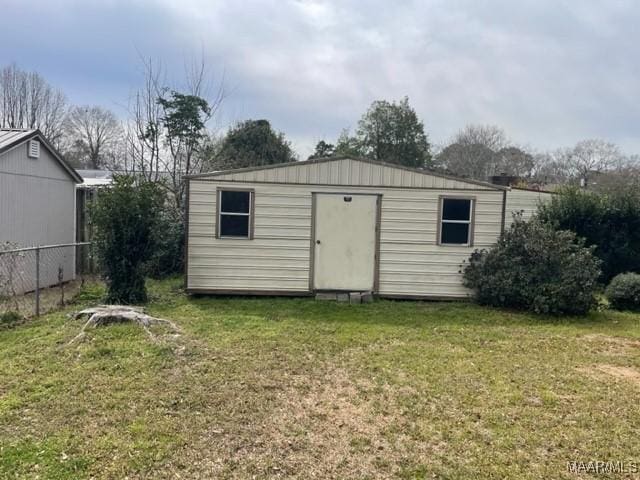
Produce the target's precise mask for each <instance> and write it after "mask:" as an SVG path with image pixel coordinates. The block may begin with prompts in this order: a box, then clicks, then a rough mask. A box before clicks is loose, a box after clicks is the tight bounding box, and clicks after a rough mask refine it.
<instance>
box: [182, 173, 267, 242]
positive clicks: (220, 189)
mask: <svg viewBox="0 0 640 480" xmlns="http://www.w3.org/2000/svg"><path fill="white" fill-rule="evenodd" d="M187 181H191V179H190V178H187ZM222 192H249V235H248V236H246V237H230V236H224V237H223V236H222V235H220V205H221V204H222V196H221V193H222ZM255 202H256V189H255V188H241V187H216V219H215V223H214V227H213V228H214V229H215V238H217V239H218V240H225V239H231V240H253V239H254V230H255V217H256V215H255V213H256V212H255Z"/></svg>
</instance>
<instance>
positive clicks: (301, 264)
mask: <svg viewBox="0 0 640 480" xmlns="http://www.w3.org/2000/svg"><path fill="white" fill-rule="evenodd" d="M311 167H313V168H310V169H309V170H308V171H309V172H311V176H313V172H314V168H317V169H318V172H319V173H323V174H324V175H328V174H329V172H328V171H325V172H322V169H323V168H327V164H318V165H311ZM372 167H373V168H374V169H375V170H377V171H378V173H374V172H375V170H370V171H369V172H367V171H366V169H361V170H360V174H358V175H355V176H353V174H352V181H353V180H354V179H355V180H357V179H363V177H367V176H370V175H373V176H374V177H375V175H376V174H378V175H393V174H395V173H397V171H394V170H393V169H389V170H390V171H388V172H383V171H382V170H380V169H379V168H378V166H372ZM272 171H276V170H272ZM323 178H326V177H323ZM369 178H371V177H369ZM222 184H225V182H222ZM219 185H220V184H218V183H216V182H215V181H212V180H207V179H192V180H191V185H190V189H189V191H190V201H191V204H190V209H189V251H188V256H189V261H188V265H189V272H188V282H189V283H188V288H192V289H211V290H214V289H219V290H240V291H247V292H250V291H265V292H267V291H269V292H273V291H283V292H284V291H289V292H294V291H297V292H300V293H304V292H307V291H308V290H309V274H310V271H309V269H310V250H309V248H310V239H311V197H312V192H349V193H369V194H372V193H380V194H383V197H382V208H381V243H380V282H379V293H380V294H381V295H406V296H423V297H448V298H464V297H467V296H468V295H469V291H468V290H467V289H465V288H464V287H463V286H462V274H461V269H462V265H463V263H464V262H465V261H466V260H467V259H468V257H469V255H470V254H471V252H472V251H473V250H474V249H475V248H483V247H490V246H491V245H493V244H494V243H495V241H496V240H497V238H498V236H499V235H500V229H501V221H502V191H498V190H483V189H482V187H478V189H477V190H468V191H464V192H456V191H451V190H445V189H443V190H420V189H402V188H366V187H354V186H349V187H346V186H340V185H334V186H320V185H316V186H313V185H297V184H290V185H268V184H256V183H246V184H242V183H239V184H238V185H234V186H235V187H236V188H240V187H246V188H252V189H255V239H254V240H242V239H216V238H215V235H214V232H215V212H216V208H215V200H216V195H215V191H216V187H217V186H219ZM456 193H461V194H463V195H470V194H472V195H473V196H474V197H475V198H476V206H475V208H476V217H475V219H476V225H475V242H474V246H473V247H458V246H439V245H437V244H436V230H437V228H436V227H437V211H438V201H439V200H438V199H439V196H440V195H443V194H445V195H455V194H456ZM234 266H238V268H233V267H234Z"/></svg>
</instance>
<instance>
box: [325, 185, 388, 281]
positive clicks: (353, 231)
mask: <svg viewBox="0 0 640 480" xmlns="http://www.w3.org/2000/svg"><path fill="white" fill-rule="evenodd" d="M378 198H379V197H378V196H377V195H349V194H342V193H340V194H334V193H316V194H314V202H315V205H314V206H315V216H314V239H313V248H314V257H313V258H314V264H313V268H314V269H313V288H314V289H315V290H351V291H359V290H363V291H364V290H373V288H374V276H375V264H376V236H377V235H376V218H377V211H378Z"/></svg>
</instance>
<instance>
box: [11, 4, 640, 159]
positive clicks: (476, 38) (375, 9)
mask: <svg viewBox="0 0 640 480" xmlns="http://www.w3.org/2000/svg"><path fill="white" fill-rule="evenodd" d="M1 3H2V5H1V6H0V16H1V18H2V21H1V25H2V26H1V27H0V65H3V64H7V63H9V62H16V63H17V64H18V66H20V67H21V68H23V69H28V70H37V71H38V72H40V73H41V74H42V75H44V76H45V78H47V80H48V81H49V82H50V83H52V84H53V85H54V86H56V87H59V88H61V89H62V90H63V91H64V92H65V93H66V94H67V95H68V97H69V99H70V101H72V102H73V103H80V104H99V105H103V106H106V107H108V108H111V109H113V110H114V111H117V112H118V113H119V114H120V115H123V112H124V110H123V106H124V105H126V103H127V98H128V97H129V96H130V94H131V92H133V91H134V90H135V89H136V88H137V87H138V86H139V85H140V83H141V78H142V76H141V74H142V72H141V70H142V69H141V62H140V56H141V55H142V56H145V57H153V58H156V59H160V60H162V61H163V62H164V64H165V66H166V69H167V72H168V75H169V76H170V77H171V78H172V79H174V80H176V81H179V80H180V78H181V77H182V76H183V72H184V65H185V61H186V62H187V63H188V61H189V60H190V59H193V58H197V57H198V56H199V55H200V53H201V52H204V56H205V57H206V60H207V63H208V65H209V67H210V69H211V71H212V73H213V74H214V75H215V76H216V78H217V79H218V80H219V79H220V78H221V77H222V74H223V73H224V77H225V88H226V90H227V92H228V97H227V98H226V100H225V103H224V105H223V111H222V115H221V116H220V118H219V119H218V125H219V126H221V127H226V126H228V125H229V124H230V123H232V122H234V121H237V120H242V119H246V118H254V119H257V118H266V119H268V120H270V121H271V122H272V124H273V125H274V127H275V128H276V129H278V130H281V131H283V132H285V134H286V135H287V137H288V138H289V139H291V140H292V141H293V144H294V147H295V148H296V150H297V151H298V153H299V154H300V156H301V157H302V158H306V156H307V155H308V154H309V153H310V151H311V150H312V147H313V145H314V144H315V143H316V142H317V141H318V140H321V139H325V140H327V141H334V140H335V138H336V137H337V135H338V134H339V133H340V131H341V130H342V129H343V128H345V127H354V126H355V125H356V123H357V121H358V119H359V118H360V116H361V115H362V113H363V112H364V111H365V110H366V109H367V107H368V106H369V104H370V103H371V102H372V101H373V100H376V99H387V100H397V99H400V98H401V97H403V96H405V95H408V96H409V100H410V103H411V105H412V106H413V107H414V108H415V109H416V110H417V112H418V114H419V115H420V117H421V118H422V120H423V121H424V123H425V129H426V131H427V133H428V135H429V137H430V139H431V141H432V142H434V143H436V144H442V143H444V142H446V141H447V140H448V139H449V138H450V137H451V136H452V135H453V134H454V133H455V132H456V130H458V129H459V128H461V127H462V126H464V125H465V124H468V123H483V124H496V125H499V126H501V127H503V128H504V129H505V130H506V132H507V134H508V135H509V136H510V137H511V138H512V139H513V140H514V141H515V142H516V143H518V144H522V145H528V146H530V147H532V148H535V149H540V150H543V149H551V148H555V147H559V146H569V145H572V144H574V143H575V142H576V141H578V140H580V139H584V138H590V137H600V138H605V139H608V140H610V141H613V142H615V143H617V144H619V145H620V146H621V147H622V148H623V150H624V151H625V152H627V153H640V48H639V46H640V1H637V0H628V1H615V0H602V1H586V0H573V1H560V0H532V1H526V0H518V1H513V0H496V1H481V0H460V1H455V0H445V1H433V0H432V1H427V0H423V1H413V2H412V1H406V2H403V1H397V2H393V1H389V0H382V1H364V0H345V1H311V0H309V1H306V0H299V1H294V0H264V1H244V0H243V1H240V0H235V1H234V0H162V1H160V0H159V1H155V2H152V1H135V0H126V1H121V0H109V1H107V0H104V1H99V0H91V1H85V0H79V1H71V0H29V1H26V0H2V2H1Z"/></svg>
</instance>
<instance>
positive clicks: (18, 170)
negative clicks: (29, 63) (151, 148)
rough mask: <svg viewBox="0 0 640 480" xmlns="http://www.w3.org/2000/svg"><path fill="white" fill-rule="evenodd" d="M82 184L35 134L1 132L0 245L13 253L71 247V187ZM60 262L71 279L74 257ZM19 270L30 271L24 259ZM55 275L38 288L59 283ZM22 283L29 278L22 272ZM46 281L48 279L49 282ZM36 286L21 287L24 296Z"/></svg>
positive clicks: (43, 280) (72, 201) (44, 279)
mask: <svg viewBox="0 0 640 480" xmlns="http://www.w3.org/2000/svg"><path fill="white" fill-rule="evenodd" d="M81 182H82V178H81V177H80V176H79V175H78V173H77V172H76V171H75V170H74V169H73V168H72V167H70V166H69V165H68V164H67V163H66V162H65V161H64V159H63V158H62V157H61V156H60V154H59V153H58V152H57V151H56V150H55V149H54V148H53V146H52V145H51V144H50V143H49V142H48V141H47V139H46V138H45V137H44V135H42V133H41V132H40V131H39V130H15V129H0V243H5V242H9V243H10V244H12V245H14V246H17V247H31V246H41V245H59V244H68V243H73V242H75V186H76V184H77V183H81ZM66 256H67V257H69V258H64V259H62V260H61V262H63V267H64V279H65V280H68V279H71V278H72V277H73V275H74V272H75V268H74V252H73V249H70V250H69V254H68V255H66ZM23 263H24V264H25V265H22V266H21V267H20V268H22V269H23V270H28V269H32V268H35V267H33V265H32V263H33V262H27V259H26V258H25V259H23ZM58 273H59V272H58V271H57V270H56V271H55V272H54V271H52V272H51V273H50V274H47V273H46V272H45V274H44V275H43V278H42V285H41V286H47V285H51V284H54V283H57V281H58ZM23 275H24V276H25V278H29V279H31V278H34V277H35V275H34V274H32V273H31V272H28V271H25V272H23ZM49 277H50V278H49ZM33 288H35V285H30V284H24V285H23V286H22V289H23V290H24V291H29V290H30V289H33Z"/></svg>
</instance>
